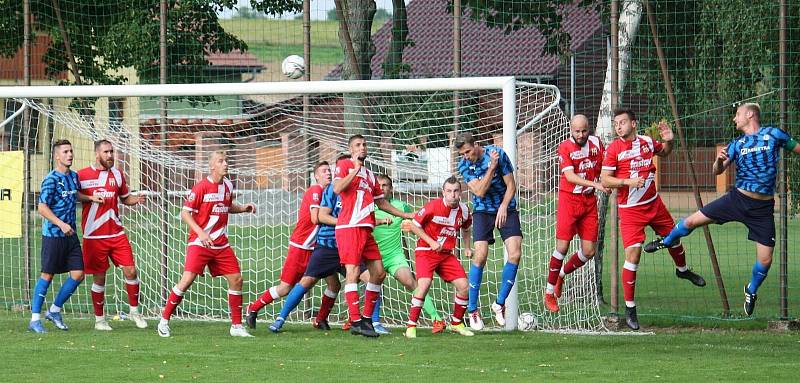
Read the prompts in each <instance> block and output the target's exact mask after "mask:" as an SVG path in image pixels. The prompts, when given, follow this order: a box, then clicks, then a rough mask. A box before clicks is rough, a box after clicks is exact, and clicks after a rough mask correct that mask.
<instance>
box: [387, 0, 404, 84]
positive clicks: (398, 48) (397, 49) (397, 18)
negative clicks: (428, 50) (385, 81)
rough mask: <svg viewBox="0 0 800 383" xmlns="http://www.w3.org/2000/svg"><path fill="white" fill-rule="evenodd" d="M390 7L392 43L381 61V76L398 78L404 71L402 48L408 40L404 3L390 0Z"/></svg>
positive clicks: (399, 0)
mask: <svg viewBox="0 0 800 383" xmlns="http://www.w3.org/2000/svg"><path fill="white" fill-rule="evenodd" d="M392 8H393V11H392V43H391V45H390V47H389V52H388V53H387V54H386V61H384V63H383V78H400V77H402V75H403V73H404V72H405V70H404V66H403V50H404V49H405V47H406V45H407V42H408V41H407V38H408V18H407V15H406V3H405V1H403V0H392Z"/></svg>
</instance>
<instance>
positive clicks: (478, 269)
mask: <svg viewBox="0 0 800 383" xmlns="http://www.w3.org/2000/svg"><path fill="white" fill-rule="evenodd" d="M482 280H483V266H475V265H474V264H472V263H470V264H469V303H468V304H467V312H473V311H475V310H477V309H478V294H479V293H480V291H481V281H482Z"/></svg>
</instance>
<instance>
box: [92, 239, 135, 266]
mask: <svg viewBox="0 0 800 383" xmlns="http://www.w3.org/2000/svg"><path fill="white" fill-rule="evenodd" d="M109 258H111V262H114V266H117V267H120V266H133V265H134V263H133V250H132V249H131V243H130V241H128V236H126V235H125V234H122V235H120V236H116V237H110V238H84V239H83V271H84V272H85V273H86V274H102V273H105V272H106V270H108V266H109V265H108V259H109Z"/></svg>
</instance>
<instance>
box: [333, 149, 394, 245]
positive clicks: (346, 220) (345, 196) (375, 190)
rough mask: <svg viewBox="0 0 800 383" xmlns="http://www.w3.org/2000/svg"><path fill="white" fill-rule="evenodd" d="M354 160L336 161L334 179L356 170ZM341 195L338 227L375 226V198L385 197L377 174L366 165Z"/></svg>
mask: <svg viewBox="0 0 800 383" xmlns="http://www.w3.org/2000/svg"><path fill="white" fill-rule="evenodd" d="M354 167H355V166H354V165H353V161H352V160H350V159H343V160H341V161H339V162H337V163H336V170H334V178H333V180H334V181H336V180H340V179H342V178H345V177H347V175H348V174H350V172H352V171H355V170H354ZM339 197H340V198H341V199H342V210H341V211H340V212H339V217H338V218H337V220H336V229H337V230H338V229H341V228H347V227H359V226H363V227H370V228H374V227H375V200H378V199H381V198H383V190H382V189H381V185H380V184H378V180H377V178H375V174H374V173H372V171H371V170H369V169H367V168H365V167H364V166H362V167H361V169H360V170H359V171H358V175H357V176H356V177H353V180H352V181H351V182H350V185H349V186H348V187H347V189H344V190H343V191H342V193H341V194H339Z"/></svg>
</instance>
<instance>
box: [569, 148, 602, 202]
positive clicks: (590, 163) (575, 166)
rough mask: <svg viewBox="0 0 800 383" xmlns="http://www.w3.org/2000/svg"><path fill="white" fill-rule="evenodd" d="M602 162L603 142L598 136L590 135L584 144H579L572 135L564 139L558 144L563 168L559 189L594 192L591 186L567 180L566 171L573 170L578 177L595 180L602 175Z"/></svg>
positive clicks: (574, 191)
mask: <svg viewBox="0 0 800 383" xmlns="http://www.w3.org/2000/svg"><path fill="white" fill-rule="evenodd" d="M602 164H603V144H602V143H601V142H600V139H599V138H598V137H597V136H589V138H588V140H586V143H585V144H584V145H583V146H580V145H578V144H577V143H576V142H575V140H573V139H572V137H570V138H568V139H566V140H564V142H562V143H561V144H559V145H558V167H559V169H560V170H561V180H560V181H559V185H558V189H559V191H561V192H566V193H573V194H592V193H594V188H593V187H591V186H589V187H587V186H582V185H576V184H573V183H572V182H569V181H567V176H566V175H565V174H564V172H566V171H567V170H572V171H573V172H574V173H575V174H576V175H577V176H578V177H581V178H583V179H585V180H589V181H593V182H594V181H597V177H599V176H600V167H601V166H602Z"/></svg>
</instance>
